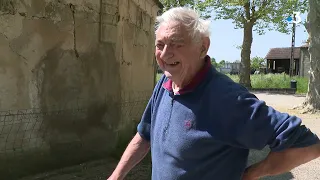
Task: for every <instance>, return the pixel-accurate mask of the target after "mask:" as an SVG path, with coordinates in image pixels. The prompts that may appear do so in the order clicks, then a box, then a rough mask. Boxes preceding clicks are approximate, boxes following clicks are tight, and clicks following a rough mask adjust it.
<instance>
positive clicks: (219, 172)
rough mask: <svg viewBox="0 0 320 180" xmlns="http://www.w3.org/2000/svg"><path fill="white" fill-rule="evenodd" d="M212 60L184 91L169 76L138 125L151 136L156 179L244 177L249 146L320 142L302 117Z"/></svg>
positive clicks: (237, 179)
mask: <svg viewBox="0 0 320 180" xmlns="http://www.w3.org/2000/svg"><path fill="white" fill-rule="evenodd" d="M209 59H210V58H209V57H207V63H206V65H205V67H204V68H203V69H202V70H201V71H200V72H199V73H198V74H197V75H196V77H195V78H194V80H193V81H192V82H191V83H190V84H189V85H188V86H187V87H186V88H185V89H182V90H181V91H179V93H178V94H174V93H173V91H172V88H171V87H172V86H171V84H172V81H171V80H170V79H168V78H166V77H165V76H163V77H162V78H161V79H160V80H159V81H158V83H157V85H156V87H155V89H154V92H153V94H152V96H151V98H150V100H149V103H148V105H147V107H146V109H145V112H144V114H143V116H142V120H141V122H140V123H139V124H138V127H137V129H138V132H139V134H140V135H141V136H142V137H143V138H144V139H146V140H148V141H150V145H151V156H152V180H177V179H179V180H194V179H201V180H212V179H216V180H220V179H221V180H240V179H241V177H242V175H243V172H244V170H245V168H246V167H247V159H248V155H249V149H257V150H261V149H263V148H264V147H265V146H269V147H270V148H271V151H281V150H285V149H287V148H290V147H305V146H309V145H312V144H315V143H317V142H318V141H319V139H318V137H317V136H316V135H315V134H313V133H312V132H311V131H310V130H309V129H308V128H306V127H305V126H303V125H301V119H299V118H298V117H296V116H290V115H288V114H287V113H281V112H278V111H276V110H275V109H273V108H272V107H269V106H267V105H266V104H265V102H264V101H261V100H259V99H258V98H257V97H256V96H255V95H253V94H251V93H250V92H248V90H247V89H246V88H244V87H243V86H241V85H239V84H237V83H235V82H233V81H232V80H231V79H230V78H229V77H227V76H226V75H224V74H221V73H219V72H218V71H216V69H215V68H214V67H212V66H211V63H210V60H209Z"/></svg>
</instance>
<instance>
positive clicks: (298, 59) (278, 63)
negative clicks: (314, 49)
mask: <svg viewBox="0 0 320 180" xmlns="http://www.w3.org/2000/svg"><path fill="white" fill-rule="evenodd" d="M308 47H309V46H308V45H307V44H305V45H303V46H301V47H295V48H294V55H293V59H294V61H293V74H294V75H299V76H304V77H305V76H308V71H309V69H310V55H309V52H308ZM290 58H291V47H284V48H271V49H270V50H269V52H268V54H267V55H266V57H265V59H266V60H267V72H268V73H283V72H284V73H286V74H289V70H290Z"/></svg>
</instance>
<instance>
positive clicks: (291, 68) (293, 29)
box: [289, 14, 296, 77]
mask: <svg viewBox="0 0 320 180" xmlns="http://www.w3.org/2000/svg"><path fill="white" fill-rule="evenodd" d="M295 22H296V15H295V14H293V23H292V40H291V57H290V69H289V75H290V77H292V76H294V72H293V69H294V67H293V66H294V47H295V38H296V23H295Z"/></svg>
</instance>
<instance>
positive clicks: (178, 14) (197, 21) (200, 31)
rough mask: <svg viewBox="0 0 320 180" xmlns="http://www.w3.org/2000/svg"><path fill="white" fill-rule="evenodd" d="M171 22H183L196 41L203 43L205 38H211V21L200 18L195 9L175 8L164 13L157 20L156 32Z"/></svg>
mask: <svg viewBox="0 0 320 180" xmlns="http://www.w3.org/2000/svg"><path fill="white" fill-rule="evenodd" d="M170 21H176V22H181V23H182V24H183V25H184V26H185V27H186V28H187V31H188V32H189V36H190V38H191V39H192V40H193V41H195V42H199V41H201V38H203V37H209V36H210V31H209V27H210V21H208V20H204V19H201V18H200V15H199V14H198V13H197V12H196V11H195V10H193V9H190V8H187V7H175V8H172V9H169V10H168V11H166V12H164V13H163V14H162V15H161V16H158V17H157V18H156V32H157V30H158V28H159V27H160V26H161V25H162V24H163V23H167V22H170Z"/></svg>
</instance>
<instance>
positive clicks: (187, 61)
mask: <svg viewBox="0 0 320 180" xmlns="http://www.w3.org/2000/svg"><path fill="white" fill-rule="evenodd" d="M201 47H202V45H201V43H198V44H196V43H193V42H192V39H191V38H190V37H189V36H188V32H187V31H186V29H185V27H184V26H183V25H182V24H181V23H177V22H171V23H166V24H162V25H161V26H160V27H159V29H158V31H157V32H156V51H155V55H156V59H157V63H158V64H159V66H160V68H161V69H162V70H163V71H164V74H165V75H166V76H167V77H168V78H170V79H172V80H173V81H177V82H179V83H185V81H189V80H190V79H189V78H190V76H192V75H194V74H195V73H196V72H195V71H197V70H198V68H199V66H200V65H201V64H202V61H203V60H201V59H202V58H201V50H203V49H202V48H201Z"/></svg>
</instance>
